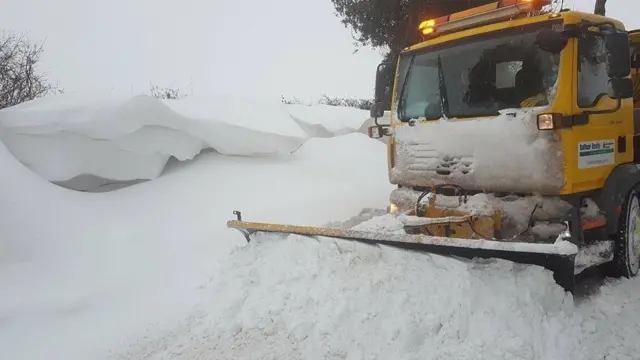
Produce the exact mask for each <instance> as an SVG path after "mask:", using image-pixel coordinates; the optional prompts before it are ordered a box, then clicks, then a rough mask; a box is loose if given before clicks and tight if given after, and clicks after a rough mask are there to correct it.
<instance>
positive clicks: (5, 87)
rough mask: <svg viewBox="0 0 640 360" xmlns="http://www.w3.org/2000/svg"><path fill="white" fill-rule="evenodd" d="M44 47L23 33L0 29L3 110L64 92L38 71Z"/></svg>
mask: <svg viewBox="0 0 640 360" xmlns="http://www.w3.org/2000/svg"><path fill="white" fill-rule="evenodd" d="M42 49H43V47H42V45H33V44H31V43H30V42H29V41H28V40H27V39H25V38H24V36H22V35H16V34H10V33H5V32H0V109H3V108H6V107H9V106H14V105H18V104H20V103H22V102H25V101H29V100H33V99H36V98H39V97H42V96H45V95H47V94H49V93H51V92H62V90H61V89H57V88H53V87H52V86H51V85H50V84H49V83H48V82H47V80H46V78H45V77H44V76H43V75H42V74H38V73H37V72H36V66H37V64H38V62H39V60H40V54H41V53H42Z"/></svg>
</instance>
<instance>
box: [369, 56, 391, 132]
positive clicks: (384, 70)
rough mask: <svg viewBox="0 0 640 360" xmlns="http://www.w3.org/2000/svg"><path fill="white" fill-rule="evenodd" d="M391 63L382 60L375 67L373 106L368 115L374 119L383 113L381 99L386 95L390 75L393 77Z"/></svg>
mask: <svg viewBox="0 0 640 360" xmlns="http://www.w3.org/2000/svg"><path fill="white" fill-rule="evenodd" d="M391 65H392V63H390V62H383V63H380V65H378V67H377V68H376V89H375V96H374V99H373V106H372V107H371V112H370V115H371V117H372V118H374V119H376V118H379V117H382V116H383V115H384V110H385V109H384V102H383V99H384V97H385V95H386V89H387V86H388V84H389V81H388V80H389V79H390V77H389V76H390V75H391V77H393V73H392V71H393V67H391Z"/></svg>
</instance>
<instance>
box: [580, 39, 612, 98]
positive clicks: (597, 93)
mask: <svg viewBox="0 0 640 360" xmlns="http://www.w3.org/2000/svg"><path fill="white" fill-rule="evenodd" d="M608 89H609V76H608V74H607V52H606V48H605V41H604V39H603V38H602V37H599V36H594V35H587V36H585V37H582V38H580V40H579V42H578V106H580V107H581V108H589V107H593V106H595V105H596V103H597V102H598V100H600V97H602V96H603V95H606V94H607V93H608Z"/></svg>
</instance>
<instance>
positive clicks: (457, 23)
mask: <svg viewBox="0 0 640 360" xmlns="http://www.w3.org/2000/svg"><path fill="white" fill-rule="evenodd" d="M550 4H551V0H502V1H496V2H493V3H490V4H487V5H483V6H478V7H474V8H471V9H468V10H464V11H460V12H457V13H453V14H450V15H445V16H441V17H439V18H436V19H429V20H424V21H422V22H421V23H420V25H418V30H419V31H420V33H422V35H425V36H428V35H432V34H438V33H443V32H448V31H453V30H461V29H464V28H470V27H474V26H478V25H482V24H488V23H492V22H497V21H500V20H504V19H508V18H513V17H516V16H518V15H521V14H528V13H533V12H536V11H539V10H540V9H542V7H543V6H545V5H550Z"/></svg>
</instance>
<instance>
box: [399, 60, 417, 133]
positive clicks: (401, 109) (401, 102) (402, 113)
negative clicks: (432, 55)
mask: <svg viewBox="0 0 640 360" xmlns="http://www.w3.org/2000/svg"><path fill="white" fill-rule="evenodd" d="M415 58H416V55H413V56H412V57H411V60H409V65H407V73H406V74H405V76H404V80H403V81H402V88H401V89H400V100H399V101H398V110H399V112H400V120H401V121H409V120H411V119H412V118H409V119H407V118H406V117H405V112H406V109H405V106H404V105H405V102H406V101H405V99H404V92H405V90H406V88H407V82H408V80H409V75H411V70H412V69H413V61H414V60H415Z"/></svg>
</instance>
